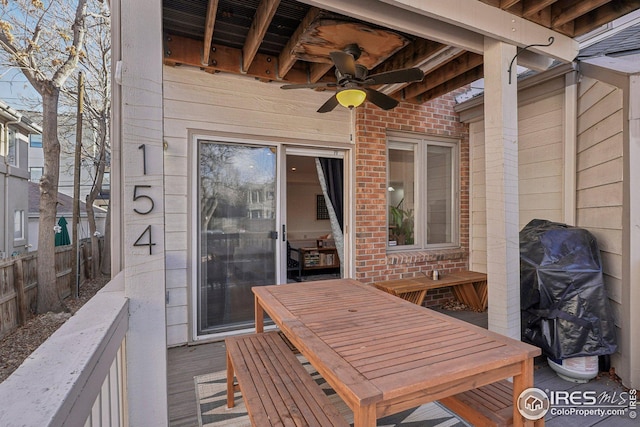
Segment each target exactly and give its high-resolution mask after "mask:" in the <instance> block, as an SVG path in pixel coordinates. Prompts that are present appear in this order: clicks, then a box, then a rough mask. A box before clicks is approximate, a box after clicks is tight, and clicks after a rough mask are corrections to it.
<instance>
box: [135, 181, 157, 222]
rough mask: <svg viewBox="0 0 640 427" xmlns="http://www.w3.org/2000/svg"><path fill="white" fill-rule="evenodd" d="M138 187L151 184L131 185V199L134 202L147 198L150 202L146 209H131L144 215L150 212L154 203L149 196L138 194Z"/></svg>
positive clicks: (147, 186) (145, 186)
mask: <svg viewBox="0 0 640 427" xmlns="http://www.w3.org/2000/svg"><path fill="white" fill-rule="evenodd" d="M138 188H151V186H150V185H134V187H133V201H134V202H135V201H136V200H139V199H147V200H149V202H150V203H151V207H149V210H147V211H139V210H138V209H136V208H133V211H134V212H135V213H137V214H140V215H146V214H148V213H150V212H151V211H152V210H153V208H154V206H155V204H154V203H153V199H152V198H151V197H149V196H147V195H145V194H138Z"/></svg>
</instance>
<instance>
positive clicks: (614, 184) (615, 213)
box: [576, 77, 625, 366]
mask: <svg viewBox="0 0 640 427" xmlns="http://www.w3.org/2000/svg"><path fill="white" fill-rule="evenodd" d="M624 119H625V117H624V114H623V91H622V90H621V89H618V88H616V87H614V86H611V85H608V84H606V83H603V82H601V81H599V80H595V79H592V78H589V77H583V78H582V81H581V83H580V86H579V90H578V158H577V200H576V202H577V225H578V226H579V227H584V228H586V229H588V230H589V231H590V232H591V233H593V234H594V236H595V237H596V239H597V240H598V246H599V248H600V253H601V255H602V264H603V270H604V280H605V284H606V287H607V292H608V294H609V298H610V300H611V302H612V308H613V311H614V315H615V317H616V324H617V326H618V327H620V326H621V323H622V322H621V320H620V319H621V314H622V303H623V299H622V295H623V290H622V277H623V267H622V247H623V245H622V238H623V235H622V227H623V202H624V199H623V161H622V156H623V124H624ZM621 335H622V334H621V332H620V331H619V330H618V336H621ZM619 350H620V349H619ZM618 358H619V354H616V355H614V356H613V357H612V365H613V366H615V365H617V364H618Z"/></svg>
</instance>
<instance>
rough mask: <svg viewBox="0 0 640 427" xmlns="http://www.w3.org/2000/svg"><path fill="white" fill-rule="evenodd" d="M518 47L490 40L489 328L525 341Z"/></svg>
mask: <svg viewBox="0 0 640 427" xmlns="http://www.w3.org/2000/svg"><path fill="white" fill-rule="evenodd" d="M515 54H516V48H515V46H511V45H508V44H506V43H503V42H500V41H497V40H493V39H490V38H488V37H485V41H484V80H485V86H484V118H485V120H484V127H485V165H486V171H485V176H486V209H487V274H488V283H489V329H490V330H492V331H495V332H498V333H500V334H503V335H506V336H509V337H512V338H516V339H520V244H519V236H518V232H519V204H518V94H517V87H518V85H517V81H516V80H517V78H516V75H515V74H516V73H515V66H516V64H515V62H514V67H513V68H514V69H513V70H512V72H513V75H512V78H511V84H509V74H508V72H507V70H508V69H509V63H510V62H511V59H512V58H513V57H514V56H515Z"/></svg>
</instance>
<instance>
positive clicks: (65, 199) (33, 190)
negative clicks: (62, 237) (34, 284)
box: [28, 182, 107, 251]
mask: <svg viewBox="0 0 640 427" xmlns="http://www.w3.org/2000/svg"><path fill="white" fill-rule="evenodd" d="M86 206H87V204H86V203H85V202H82V201H81V202H80V223H79V224H78V238H79V239H85V238H89V237H91V235H90V234H91V233H90V232H89V221H88V219H87V211H86ZM93 214H94V217H95V219H96V230H97V231H98V232H99V233H100V234H101V235H104V226H105V221H106V219H107V211H106V209H102V208H100V207H97V206H94V207H93ZM28 217H29V236H31V237H30V240H29V244H30V247H29V250H30V251H35V250H38V228H39V227H38V225H39V220H40V187H39V186H38V184H37V183H35V182H30V183H29V214H28ZM61 217H64V218H65V219H66V220H67V223H68V225H67V230H68V231H69V237H70V238H71V239H73V227H72V224H71V220H72V218H73V197H69V196H67V195H66V194H63V193H60V192H59V193H58V208H57V215H56V222H57V221H58V220H59V219H60V218H61ZM52 232H53V231H52ZM72 241H73V240H72Z"/></svg>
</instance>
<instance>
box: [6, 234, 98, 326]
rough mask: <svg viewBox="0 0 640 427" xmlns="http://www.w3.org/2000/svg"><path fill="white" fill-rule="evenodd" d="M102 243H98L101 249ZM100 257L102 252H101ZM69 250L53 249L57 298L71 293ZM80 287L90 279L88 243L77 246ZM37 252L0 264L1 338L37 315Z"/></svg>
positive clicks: (72, 281)
mask: <svg viewBox="0 0 640 427" xmlns="http://www.w3.org/2000/svg"><path fill="white" fill-rule="evenodd" d="M102 242H103V240H102V239H101V240H100V241H99V243H100V248H101V249H102V246H103V245H102ZM100 253H102V251H100ZM72 255H73V254H72V246H71V245H68V246H58V247H56V254H55V257H56V258H55V263H56V286H57V288H58V293H59V295H60V298H67V297H69V296H70V295H71V292H72V291H73V285H74V282H75V277H74V276H75V275H74V274H73V271H72V270H73V266H72V262H73V256H72ZM79 256H80V257H79V263H80V285H82V284H83V283H84V282H85V281H86V280H87V279H88V278H89V277H90V274H89V273H90V271H89V270H90V265H91V240H90V239H83V240H81V241H80V245H79ZM37 263H38V252H37V251H35V252H30V253H28V254H25V255H20V256H17V257H13V258H9V259H6V260H0V338H2V337H4V336H5V335H7V334H9V333H11V332H12V331H14V330H15V329H17V328H18V327H19V326H21V325H23V324H24V323H25V322H26V321H27V320H28V318H29V316H30V314H31V313H35V312H36V308H37V297H38V274H37Z"/></svg>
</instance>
